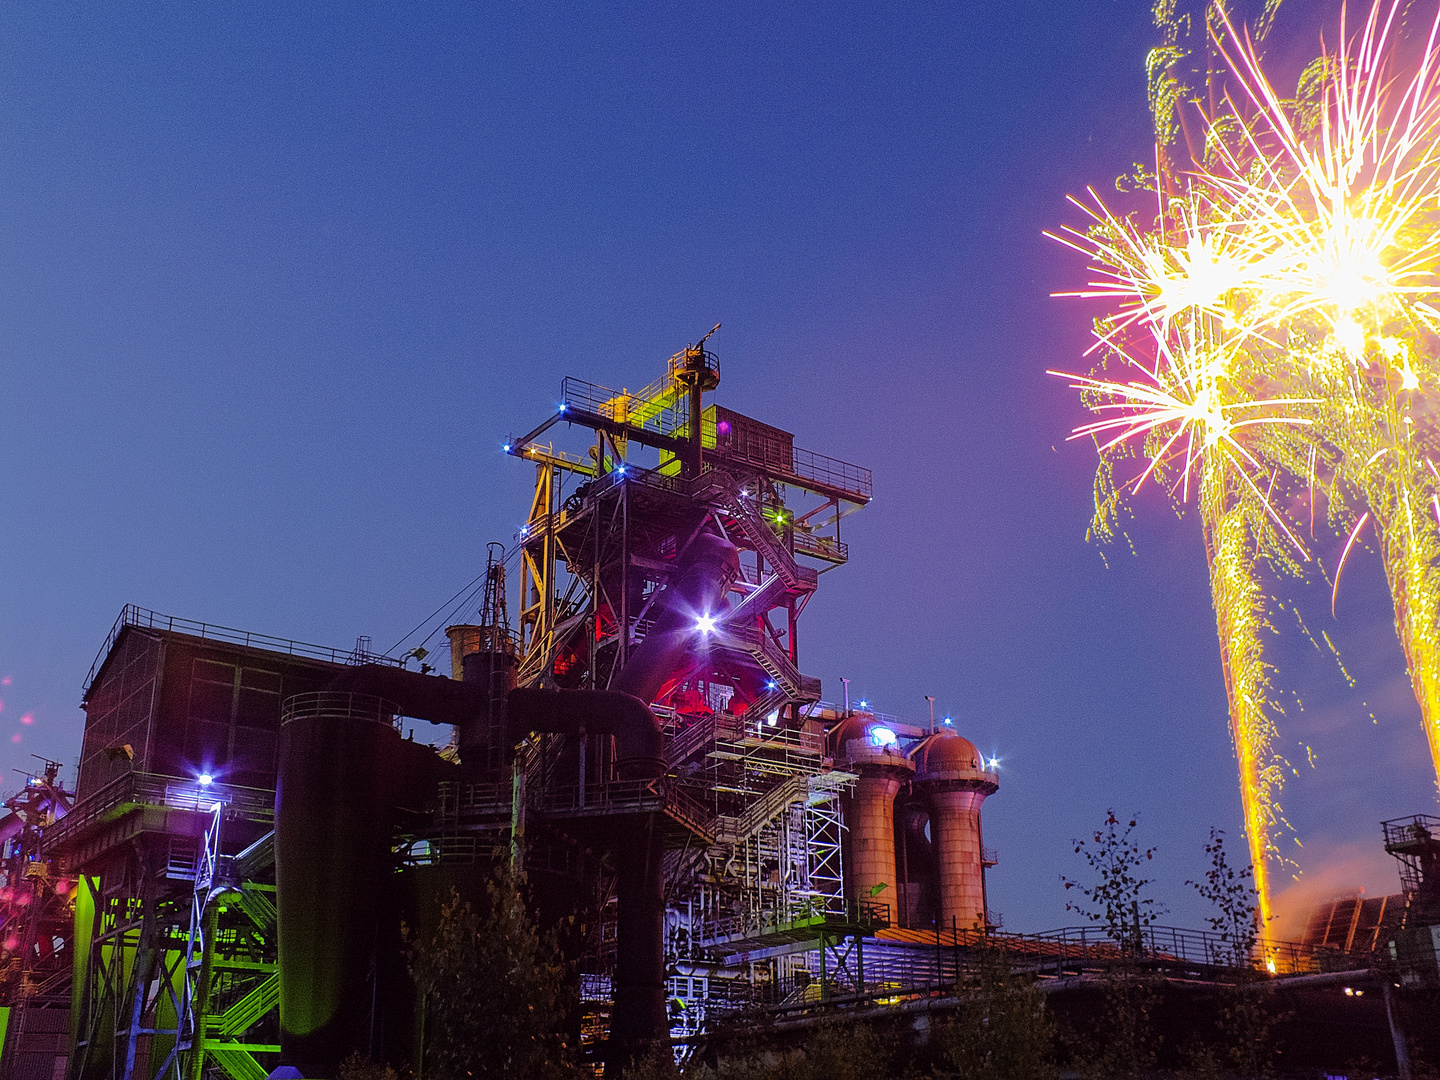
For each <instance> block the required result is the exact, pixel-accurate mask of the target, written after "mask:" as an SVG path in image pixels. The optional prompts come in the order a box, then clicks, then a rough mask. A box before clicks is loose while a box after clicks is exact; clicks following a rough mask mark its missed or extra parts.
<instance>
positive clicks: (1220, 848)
mask: <svg viewBox="0 0 1440 1080" xmlns="http://www.w3.org/2000/svg"><path fill="white" fill-rule="evenodd" d="M1205 854H1206V855H1208V856H1209V857H1210V869H1209V870H1207V871H1206V873H1205V879H1204V880H1203V881H1190V882H1186V884H1188V885H1190V886H1191V887H1192V888H1194V889H1195V891H1196V892H1198V893H1199V894H1200V895H1201V896H1202V897H1203V898H1204V899H1206V900H1208V901H1209V902H1210V904H1211V905H1212V907H1213V909H1214V910H1213V914H1211V915H1210V916H1208V917H1207V919H1206V921H1207V922H1208V923H1209V924H1210V929H1211V930H1213V931H1214V932H1215V934H1216V935H1217V936H1218V937H1219V939H1220V941H1219V947H1218V949H1217V953H1218V955H1217V956H1216V957H1215V959H1216V960H1217V962H1219V963H1221V964H1225V965H1228V966H1229V967H1231V968H1232V969H1234V977H1235V982H1234V983H1231V984H1229V985H1227V986H1225V987H1224V988H1223V989H1222V990H1221V993H1220V1016H1219V1018H1218V1021H1217V1024H1216V1027H1217V1031H1216V1038H1215V1042H1214V1044H1213V1046H1208V1047H1197V1048H1195V1050H1194V1051H1193V1052H1192V1064H1193V1065H1194V1066H1195V1071H1197V1072H1201V1073H1205V1074H1207V1075H1216V1074H1220V1075H1223V1074H1224V1073H1226V1072H1232V1073H1233V1074H1235V1075H1238V1076H1246V1077H1251V1076H1264V1075H1267V1074H1268V1073H1269V1072H1270V1070H1271V1068H1272V1066H1273V1065H1274V1059H1275V1051H1274V1045H1273V1040H1272V1029H1273V1028H1274V1026H1275V1022H1276V1020H1277V1017H1276V1016H1275V1011H1274V1003H1273V1000H1272V998H1273V990H1272V988H1271V986H1270V980H1269V979H1268V978H1267V977H1266V976H1265V975H1264V974H1262V973H1261V972H1260V971H1259V970H1257V969H1256V967H1255V961H1256V960H1257V959H1258V957H1257V955H1256V947H1257V945H1258V944H1259V938H1260V925H1259V921H1258V919H1257V918H1256V906H1257V905H1256V902H1257V900H1258V895H1257V893H1256V892H1255V875H1254V869H1253V867H1251V866H1248V865H1247V866H1244V867H1242V868H1240V869H1239V870H1237V869H1235V868H1234V867H1233V866H1231V865H1230V861H1229V859H1228V857H1227V856H1226V854H1225V830H1224V829H1214V828H1212V829H1211V830H1210V841H1209V843H1207V844H1206V845H1205Z"/></svg>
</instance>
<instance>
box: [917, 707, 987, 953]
mask: <svg viewBox="0 0 1440 1080" xmlns="http://www.w3.org/2000/svg"><path fill="white" fill-rule="evenodd" d="M910 760H911V761H912V762H913V765H914V769H915V780H914V786H915V790H916V791H917V792H918V793H920V794H921V795H922V796H923V797H924V799H925V801H926V802H927V803H928V804H929V807H930V839H931V842H932V844H933V845H934V850H935V861H936V869H937V873H936V894H937V896H936V899H937V901H938V904H937V909H938V910H937V915H938V918H939V921H940V925H941V926H953V927H956V928H958V929H961V930H970V929H975V928H983V927H984V926H985V925H986V923H987V917H986V914H985V912H986V906H985V865H986V861H985V847H984V844H983V843H982V842H981V834H980V804H981V803H983V802H984V801H985V798H986V796H988V795H993V794H995V792H996V791H998V790H999V788H1000V781H999V777H998V776H997V775H996V774H995V773H993V772H986V771H985V769H984V764H985V761H984V758H982V757H981V756H980V751H978V750H976V749H975V744H974V743H972V742H971V741H970V740H969V739H965V738H961V737H960V736H959V735H956V734H954V733H953V732H950V731H940V732H936V733H935V734H933V735H931V736H929V737H928V738H926V739H925V740H923V741H922V742H920V743H919V744H918V745H917V746H916V747H915V748H914V749H913V750H911V751H910Z"/></svg>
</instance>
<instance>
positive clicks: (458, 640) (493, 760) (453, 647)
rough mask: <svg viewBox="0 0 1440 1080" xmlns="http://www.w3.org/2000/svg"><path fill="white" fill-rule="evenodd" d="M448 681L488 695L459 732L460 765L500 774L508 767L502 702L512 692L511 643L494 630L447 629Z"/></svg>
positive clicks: (500, 632)
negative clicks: (461, 682)
mask: <svg viewBox="0 0 1440 1080" xmlns="http://www.w3.org/2000/svg"><path fill="white" fill-rule="evenodd" d="M445 633H446V634H447V635H448V636H449V638H450V671H451V676H450V677H451V678H453V679H462V680H464V681H465V682H467V683H474V684H476V685H478V686H481V687H483V688H485V689H487V690H488V691H489V693H488V695H487V696H486V697H485V698H484V699H483V704H482V707H481V709H480V711H479V712H478V713H477V714H476V715H475V716H474V717H473V718H472V719H471V720H469V721H468V722H466V723H465V724H464V725H463V726H462V727H461V729H460V731H459V733H458V738H457V740H456V741H457V745H458V746H459V749H460V761H461V763H462V764H464V765H466V766H467V767H470V768H475V769H480V770H484V771H488V772H502V771H504V769H505V768H506V767H507V766H508V765H509V750H510V743H509V740H508V738H507V737H506V730H505V729H506V720H505V701H506V698H507V697H508V695H509V693H510V691H511V690H513V689H515V643H514V641H513V640H512V639H511V637H510V635H509V634H508V633H506V632H505V631H504V630H503V629H501V628H499V627H494V626H450V627H447V628H446V630H445Z"/></svg>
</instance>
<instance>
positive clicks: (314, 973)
mask: <svg viewBox="0 0 1440 1080" xmlns="http://www.w3.org/2000/svg"><path fill="white" fill-rule="evenodd" d="M395 713H396V708H395V706H394V705H392V704H391V703H389V702H387V701H385V700H384V699H382V698H378V697H375V696H373V695H370V694H360V693H346V692H322V693H314V694H299V695H296V696H295V697H292V698H289V699H287V700H286V702H285V705H284V709H283V715H282V718H281V728H280V770H279V776H278V779H277V783H276V788H275V884H276V894H277V903H278V908H279V926H278V936H279V953H280V958H279V959H280V965H279V966H280V1041H281V1046H282V1054H283V1056H284V1059H285V1061H286V1063H287V1064H290V1065H294V1066H296V1067H297V1068H299V1069H300V1071H301V1074H302V1075H304V1076H322V1077H323V1076H334V1075H335V1069H336V1068H337V1067H338V1066H339V1064H340V1062H341V1061H342V1060H344V1058H345V1057H346V1056H347V1055H349V1054H350V1053H351V1052H352V1051H354V1050H356V1049H361V1048H363V1047H364V1045H365V1043H364V1041H363V1040H364V1038H365V1033H366V1032H367V1031H368V1026H369V1022H370V1019H371V1017H370V1014H371V1005H372V1002H373V1000H374V995H373V994H372V992H371V987H370V985H369V983H370V979H371V973H372V969H373V966H374V962H375V959H376V957H375V955H374V954H375V951H376V946H377V944H378V937H379V932H380V920H379V912H380V908H381V905H382V900H383V897H384V892H385V889H386V887H387V882H388V879H389V877H390V873H389V871H390V834H391V827H392V814H393V811H392V798H391V790H390V788H391V780H392V778H393V771H394V769H395V768H396V763H397V761H398V760H400V751H401V749H402V748H401V747H400V745H399V744H400V741H401V740H400V733H399V732H398V731H396V730H395V728H394V727H393V726H392V723H391V721H392V718H393V717H394V715H395Z"/></svg>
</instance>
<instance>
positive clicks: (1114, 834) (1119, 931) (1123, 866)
mask: <svg viewBox="0 0 1440 1080" xmlns="http://www.w3.org/2000/svg"><path fill="white" fill-rule="evenodd" d="M1137 824H1138V821H1137V819H1136V818H1133V817H1132V818H1131V819H1130V820H1129V821H1128V822H1127V823H1126V824H1125V825H1124V826H1123V831H1122V826H1121V824H1120V819H1119V818H1117V817H1116V816H1115V811H1114V810H1107V811H1106V812H1105V823H1104V825H1102V826H1101V827H1100V828H1098V829H1096V830H1095V834H1094V836H1093V837H1092V838H1091V839H1089V840H1076V841H1074V843H1075V853H1076V854H1077V855H1083V856H1084V857H1085V861H1086V862H1087V863H1089V864H1090V869H1091V870H1093V871H1094V872H1095V873H1096V874H1098V875H1099V878H1098V880H1097V881H1095V882H1094V883H1093V884H1090V885H1086V884H1084V883H1082V882H1079V881H1072V880H1071V879H1070V878H1067V877H1064V876H1062V877H1061V878H1060V880H1061V881H1062V882H1064V884H1065V888H1066V890H1067V891H1068V890H1070V889H1078V890H1079V891H1080V896H1081V897H1083V898H1084V899H1078V898H1077V899H1074V900H1067V901H1066V902H1065V910H1066V911H1075V912H1078V913H1079V914H1080V915H1082V916H1083V917H1084V918H1087V919H1089V920H1090V921H1091V922H1096V923H1100V924H1101V925H1102V926H1103V927H1104V928H1105V933H1106V934H1107V935H1109V937H1110V938H1111V939H1112V940H1113V941H1114V942H1115V943H1116V944H1117V945H1119V946H1120V947H1121V948H1123V949H1125V950H1127V951H1130V952H1133V953H1135V954H1136V955H1137V956H1138V955H1139V954H1140V953H1142V952H1143V951H1144V947H1145V942H1144V932H1143V931H1144V928H1145V927H1147V926H1153V925H1154V924H1155V922H1156V920H1157V919H1159V918H1160V916H1161V914H1163V913H1164V908H1163V907H1162V906H1161V905H1160V903H1159V902H1158V901H1156V900H1155V899H1154V898H1153V897H1149V896H1146V895H1145V891H1146V890H1147V889H1148V888H1149V887H1150V886H1151V885H1154V884H1155V880H1154V879H1153V878H1147V877H1142V876H1141V871H1142V870H1143V869H1144V866H1145V864H1146V863H1147V862H1149V861H1150V860H1151V859H1153V858H1155V848H1153V847H1152V848H1143V849H1142V848H1141V847H1140V845H1139V844H1137V843H1136V842H1135V840H1134V839H1133V838H1132V834H1133V833H1134V832H1135V829H1136V826H1137Z"/></svg>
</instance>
